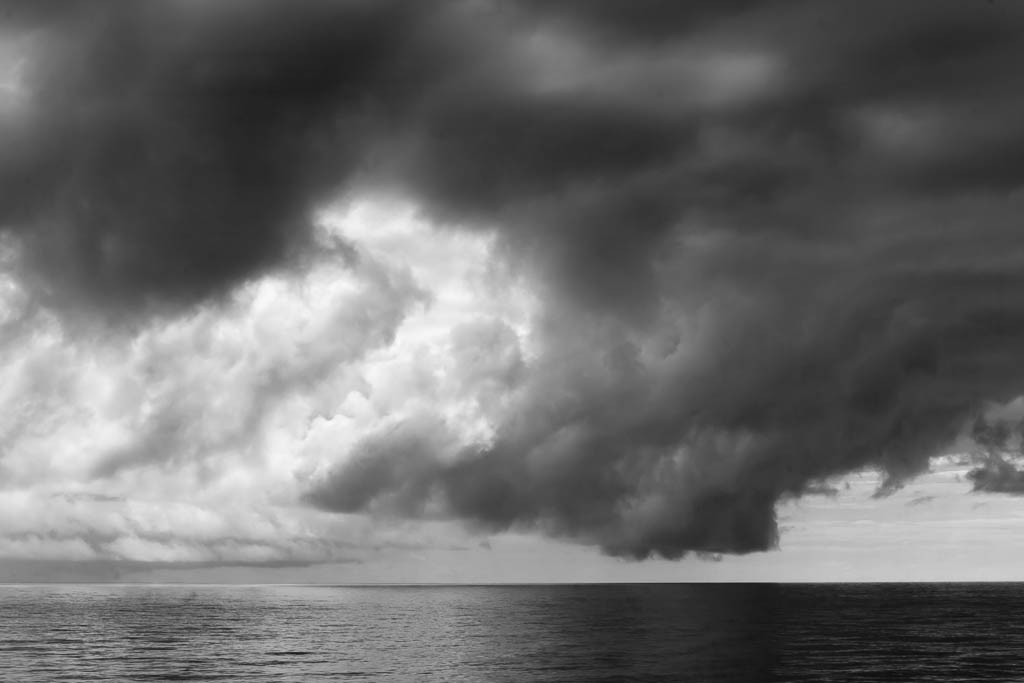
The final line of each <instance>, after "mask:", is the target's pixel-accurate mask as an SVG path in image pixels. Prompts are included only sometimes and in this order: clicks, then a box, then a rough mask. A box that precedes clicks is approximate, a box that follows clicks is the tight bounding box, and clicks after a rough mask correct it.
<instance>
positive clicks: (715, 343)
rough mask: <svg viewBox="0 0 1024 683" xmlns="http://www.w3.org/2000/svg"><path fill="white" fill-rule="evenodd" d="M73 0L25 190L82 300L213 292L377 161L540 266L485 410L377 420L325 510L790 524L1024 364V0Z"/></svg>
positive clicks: (991, 395)
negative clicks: (472, 427)
mask: <svg viewBox="0 0 1024 683" xmlns="http://www.w3.org/2000/svg"><path fill="white" fill-rule="evenodd" d="M11 7H14V8H22V9H24V8H25V7H26V5H25V4H24V3H17V4H13V5H11ZM47 7H52V8H60V11H59V13H57V14H55V15H53V16H47V13H46V12H45V11H44V10H36V9H33V10H31V13H32V14H33V15H34V16H31V17H27V18H24V19H23V22H24V23H25V24H26V25H29V24H31V25H32V26H33V27H34V28H33V30H34V31H37V32H38V35H39V36H40V37H39V38H38V40H39V44H40V45H41V46H42V47H41V48H40V55H41V56H40V58H39V59H38V60H34V61H33V68H32V70H31V72H30V76H31V78H30V84H31V86H32V89H33V97H32V101H31V106H32V107H33V111H34V115H33V117H32V118H31V119H27V120H26V121H21V122H18V123H17V124H4V125H6V126H9V128H5V129H3V132H2V133H0V135H3V136H4V141H5V142H11V143H12V145H11V146H10V149H11V150H12V151H9V152H6V155H5V157H4V159H3V161H2V162H0V176H2V178H3V188H4V190H5V192H4V193H3V195H2V197H3V199H2V200H0V216H2V220H3V222H4V224H5V225H8V226H10V228H9V229H11V230H13V231H14V232H15V233H16V234H17V235H19V236H20V237H21V238H22V239H23V240H24V241H25V244H26V248H27V253H28V260H29V265H30V266H34V267H35V270H34V272H35V273H36V277H37V278H38V279H41V280H42V282H43V283H44V284H45V285H46V286H47V287H49V288H50V289H51V290H53V291H55V292H56V294H55V295H54V296H55V297H56V298H57V300H58V301H60V300H65V301H66V300H79V299H82V300H85V301H88V302H91V303H94V304H96V305H100V306H104V307H113V308H114V309H116V310H137V309H138V308H139V307H140V305H142V304H144V303H146V302H148V301H150V300H153V301H156V302H172V303H176V302H189V301H195V300H199V299H202V298H204V297H207V296H210V295H213V294H216V293H218V292H219V291H222V290H223V289H224V288H225V287H227V286H230V285H231V284H233V283H236V282H237V281H239V280H240V279H244V278H246V277H249V276H252V275H256V274H259V273H261V272H263V271H264V270H265V269H267V268H270V267H273V266H277V265H280V264H284V263H287V261H288V259H289V258H290V254H292V253H295V252H299V253H301V252H302V250H303V249H304V248H306V247H308V246H309V235H310V233H309V231H308V229H306V227H305V224H306V221H307V220H308V215H309V212H310V210H311V209H312V208H313V207H314V206H315V204H316V202H317V201H318V200H320V199H323V198H326V197H327V196H329V195H330V194H332V193H336V192H340V191H343V190H344V189H345V188H346V187H350V186H352V184H353V183H356V184H371V185H372V184H380V185H386V186H388V187H390V188H396V187H397V188H401V189H404V190H405V191H407V192H408V193H410V194H412V195H413V196H415V197H416V199H417V200H418V201H419V202H420V203H421V204H422V205H423V206H424V207H425V208H426V209H427V210H428V211H429V212H430V213H431V215H433V216H434V217H435V218H438V219H439V220H442V221H451V222H455V223H461V224H474V223H476V224H481V225H486V226H490V227H494V228H495V229H497V231H498V234H499V236H500V238H501V240H502V241H503V244H504V245H505V246H506V247H507V251H506V253H507V254H508V255H509V257H510V258H511V259H512V260H513V261H514V262H516V263H518V264H520V265H522V266H523V267H525V268H527V269H529V270H531V271H532V272H534V273H536V274H537V275H539V276H540V279H539V281H538V282H539V283H540V284H539V285H538V286H539V287H540V291H541V292H542V294H543V295H544V298H545V302H546V311H545V315H544V319H543V320H542V324H541V328H540V331H539V333H538V335H539V339H540V340H541V344H542V349H541V350H540V354H539V356H538V357H537V358H536V359H534V360H532V361H531V362H530V363H529V364H528V365H529V367H527V369H526V370H523V371H517V372H516V373H514V374H515V376H516V378H515V382H512V381H511V380H508V384H507V386H508V393H509V395H510V396H512V397H513V400H512V401H511V404H510V407H509V408H508V411H507V414H506V415H505V418H504V419H503V420H502V422H501V423H500V424H499V425H497V431H496V434H495V437H494V439H493V441H492V442H491V443H489V444H487V445H485V446H476V447H470V448H466V447H458V446H456V445H455V441H456V440H455V439H454V437H453V436H452V435H451V434H449V433H448V428H447V427H446V426H445V424H444V423H443V421H441V420H439V419H433V418H429V417H428V418H423V419H418V420H414V421H412V422H410V423H408V424H406V425H400V426H398V427H396V428H395V429H393V430H392V431H389V432H383V433H379V434H375V435H373V436H372V437H369V438H368V439H367V440H366V441H365V442H363V443H362V444H361V445H359V446H357V447H356V449H355V451H354V453H353V454H351V456H347V459H346V461H345V464H342V465H341V466H339V467H338V468H337V469H336V470H335V471H334V472H332V473H331V474H330V475H329V476H328V477H326V478H325V479H323V480H322V481H319V482H317V483H316V484H315V485H314V486H313V488H312V490H311V493H310V498H311V500H313V501H314V502H315V503H317V504H319V505H321V506H322V507H325V508H329V509H335V510H341V511H347V512H355V511H366V510H369V511H373V512H376V513H380V514H401V515H435V514H436V515H454V516H458V517H461V518H465V519H467V520H470V521H472V522H475V523H478V524H480V525H482V526H484V527H486V528H489V529H503V528H509V527H516V526H524V527H538V528H542V529H544V530H546V531H548V532H549V533H552V534H555V535H559V536H568V537H573V538H578V539H581V540H584V541H587V542H592V543H596V544H599V545H601V546H602V547H604V548H605V549H607V550H608V551H610V552H614V553H618V554H624V555H632V556H637V557H645V556H648V555H650V554H652V553H656V554H661V555H664V556H667V557H677V556H679V555H681V554H683V553H685V552H687V551H691V550H694V551H704V552H713V553H714V552H744V551H753V550H761V549H765V548H769V547H771V546H773V545H774V544H775V543H776V541H777V533H778V532H777V526H776V522H775V517H774V504H775V502H776V501H777V500H778V499H779V498H780V497H782V496H786V495H799V494H801V493H804V492H813V491H814V490H816V488H815V487H816V486H817V485H818V484H817V482H820V481H822V480H823V479H827V478H828V477H829V476H832V475H836V474H840V473H843V472H847V471H852V470H855V469H858V468H863V467H866V466H875V467H878V468H880V469H882V470H883V471H884V472H885V474H886V483H885V485H884V490H891V489H892V488H894V487H897V486H899V485H901V483H902V482H903V481H904V480H905V479H906V478H908V477H910V476H913V475H914V474H917V473H919V472H921V471H923V470H925V469H926V468H927V466H928V458H929V456H930V455H932V454H934V453H935V452H936V451H937V450H939V449H941V448H942V447H943V446H944V445H946V444H947V443H949V442H950V441H951V440H952V439H953V437H955V436H956V435H957V433H958V432H959V431H960V430H961V428H962V427H963V425H964V424H965V423H966V422H967V421H968V420H970V419H972V418H973V417H974V416H975V415H976V414H977V413H978V412H979V411H980V410H981V409H982V406H983V405H985V403H984V402H985V401H1005V400H1007V399H1009V398H1012V397H1013V396H1015V395H1017V394H1019V393H1021V391H1022V385H1024V370H1022V369H1021V368H1022V367H1024V366H1022V364H1021V362H1020V361H1021V352H1020V349H1021V348H1024V347H1022V344H1021V342H1022V341H1024V294H1022V292H1024V287H1022V285H1024V251H1022V249H1021V247H1022V246H1024V244H1022V241H1024V240H1022V237H1021V236H1020V231H1019V227H1018V223H1019V216H1020V215H1021V210H1022V209H1024V197H1022V195H1021V193H1020V191H1019V185H1020V182H1021V180H1022V179H1024V164H1022V162H1021V158H1020V155H1018V154H1015V153H1014V150H1016V149H1017V148H1018V147H1019V145H1020V143H1021V142H1022V141H1024V117H1021V116H1019V113H1021V112H1024V94H1022V93H1024V87H1022V86H1024V82H1022V80H1024V79H1022V76H1021V75H1020V73H1021V72H1020V70H1019V69H1018V68H1017V66H1016V65H1017V64H1019V63H1021V60H1022V58H1024V47H1022V43H1021V41H1020V40H1019V39H1018V36H1019V35H1020V31H1021V29H1022V28H1024V19H1022V12H1024V10H1022V9H1021V7H1020V5H1017V4H1015V3H1009V2H1001V3H1000V2H992V3H966V2H960V1H956V2H954V1H952V0H948V1H947V0H928V1H927V2H901V3H890V2H863V1H853V0H851V1H850V2H837V3H821V2H810V1H808V2H770V3H746V2H735V3H664V2H653V1H652V2H648V1H644V2H636V3H611V2H569V3H557V4H555V3H550V4H549V3H535V2H530V1H527V0H522V1H521V2H513V1H508V2H503V3H498V2H476V3H472V2H464V3H457V2H450V3H420V2H407V3H397V2H341V3H329V2H314V1H312V0H306V1H303V2H298V3H294V2H289V3H272V2H266V1H259V2H251V3H236V2H229V3H224V4H221V3H201V2H188V1H186V0H180V1H179V2H169V1H168V2H156V3H145V4H143V3H137V4H136V3H115V2H107V3H89V4H85V3H81V4H75V5H74V9H72V10H68V9H67V5H59V4H53V5H47ZM76 10H77V11H76ZM26 30H27V29H26ZM10 126H13V128H11V127H10ZM8 130H14V131H16V132H17V135H15V134H14V133H11V132H8ZM71 292H74V295H73V296H72V295H71V294H70V293H71ZM496 381H499V382H500V380H496ZM488 386H493V382H491V383H490V384H489V385H488Z"/></svg>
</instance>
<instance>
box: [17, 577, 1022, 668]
mask: <svg viewBox="0 0 1024 683" xmlns="http://www.w3.org/2000/svg"><path fill="white" fill-rule="evenodd" d="M0 680H2V681H12V682H16V683H30V682H33V681H62V682H63V681H67V682H70V681H165V680H166V681H169V680H175V681H345V680H367V681H483V682H490V681H516V682H519V681H587V682H590V681H700V682H705V681H743V682H750V683H757V682H759V681H981V680H985V681H1014V680H1020V681H1024V584H656V585H651V584H635V585H625V584H616V585H550V586H549V585H544V586H188V585H161V586H150V585H4V586H0Z"/></svg>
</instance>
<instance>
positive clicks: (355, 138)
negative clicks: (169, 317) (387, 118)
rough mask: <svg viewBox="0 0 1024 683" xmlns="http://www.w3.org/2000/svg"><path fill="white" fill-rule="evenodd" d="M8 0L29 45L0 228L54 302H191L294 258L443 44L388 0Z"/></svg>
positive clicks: (9, 133) (9, 136) (4, 169)
mask: <svg viewBox="0 0 1024 683" xmlns="http://www.w3.org/2000/svg"><path fill="white" fill-rule="evenodd" d="M48 10H49V11H48ZM2 11H4V12H5V13H6V15H7V16H9V17H11V21H12V22H14V23H15V24H18V23H21V24H24V25H25V26H28V27H31V33H29V34H27V35H29V36H30V38H31V40H30V41H29V43H30V45H31V46H32V47H31V55H30V62H29V66H28V67H27V68H26V75H25V76H24V78H25V80H26V81H27V86H28V88H29V89H30V92H31V96H30V105H29V106H30V111H29V112H28V113H27V114H26V115H24V116H23V117H22V118H23V120H21V121H18V122H15V123H13V124H10V126H11V129H10V130H4V131H0V135H2V136H3V142H4V146H5V151H4V158H3V159H2V160H0V179H2V186H3V192H2V199H0V223H2V224H3V225H4V226H5V227H7V228H8V229H10V230H13V231H15V232H16V233H18V234H19V235H21V236H22V237H23V238H24V240H25V243H26V246H27V250H28V255H27V258H28V259H29V261H30V262H31V265H32V266H34V267H35V268H36V269H37V272H38V273H41V274H42V276H43V278H44V281H45V284H46V285H47V286H48V287H50V288H51V289H55V290H56V292H55V294H54V296H55V297H56V298H57V300H58V301H60V300H61V299H62V298H71V299H73V301H72V303H75V304H81V303H87V304H100V305H102V306H106V307H125V308H129V309H131V308H138V307H140V306H145V305H146V304H151V303H154V304H162V303H181V302H186V303H187V302H191V301H195V300H198V299H201V298H203V297H206V296H209V295H211V294H217V293H218V292H219V291H221V290H222V289H223V288H225V287H226V286H228V285H230V284H234V283H236V282H238V281H240V280H242V279H244V278H246V277H248V276H251V275H253V274H258V273H259V272H260V271H262V270H265V269H268V268H270V267H273V266H276V265H279V264H281V263H282V262H283V261H285V260H286V259H288V258H290V257H292V256H295V255H297V254H301V252H302V251H303V250H304V249H306V248H308V247H310V246H311V245H310V234H311V233H310V230H309V226H308V224H309V221H310V212H311V209H312V208H313V204H314V202H315V201H316V200H318V199H322V198H323V197H324V196H325V195H326V194H327V193H328V192H331V191H333V190H334V189H335V188H337V187H341V186H342V185H343V183H344V182H345V181H346V179H348V178H349V177H350V176H351V174H352V173H354V172H355V171H356V169H357V168H358V166H359V164H360V163H361V162H362V161H364V159H363V150H362V149H361V145H362V138H363V136H365V135H368V134H369V133H368V131H367V130H366V129H367V128H373V127H374V125H376V124H377V123H379V119H378V118H377V116H376V111H375V108H376V107H378V106H384V105H385V104H387V105H394V104H395V103H396V102H398V101H400V100H402V98H403V97H405V96H406V95H408V94H410V92H411V91H413V90H415V89H416V88H417V87H419V83H420V81H422V80H424V78H427V79H429V73H430V71H431V70H432V69H434V68H436V67H433V66H432V62H433V61H435V59H440V57H436V58H435V55H440V54H442V53H443V52H444V49H443V46H442V45H433V46H430V47H429V49H428V46H427V45H425V44H419V41H420V38H419V36H418V34H417V30H418V29H417V26H418V25H422V24H424V23H426V21H425V20H424V19H423V18H422V16H421V13H420V12H419V11H417V10H415V9H414V8H413V7H412V6H411V5H406V6H403V7H401V8H399V7H398V6H396V5H395V4H394V3H387V2H382V3H365V2H341V3H337V2H318V1H315V0H300V2H297V3H287V4H285V3H279V2H270V1H264V0H257V2H249V3H237V2H228V3H204V2H188V1H181V2H174V1H167V2H162V1H161V2H146V3H127V2H120V1H118V0H100V1H99V2H67V3H45V4H42V5H40V6H37V4H36V3H21V2H15V3H5V4H4V5H3V7H2ZM26 30H28V29H26ZM430 40H431V37H430V36H428V37H426V38H424V41H425V42H427V43H429V42H430ZM424 71H425V72H426V74H424Z"/></svg>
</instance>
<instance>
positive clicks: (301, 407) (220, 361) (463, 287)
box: [0, 197, 533, 563]
mask: <svg viewBox="0 0 1024 683" xmlns="http://www.w3.org/2000/svg"><path fill="white" fill-rule="evenodd" d="M321 228H322V230H321V238H322V239H323V240H324V241H325V243H329V244H333V245H338V244H339V242H340V243H341V244H340V246H338V247H337V248H334V249H330V250H328V251H329V252H330V255H329V256H325V257H323V258H321V259H319V260H317V261H315V262H311V263H308V264H306V267H305V268H303V269H302V270H301V272H295V273H276V274H271V275H267V276H265V277H262V278H260V279H258V280H254V281H251V282H249V283H246V284H244V285H243V286H240V287H239V288H238V289H237V290H236V291H235V292H234V293H233V294H232V296H231V297H230V299H229V300H228V301H226V302H223V303H221V304H218V305H206V306H202V307H199V308H196V309H194V310H191V311H187V312H184V313H182V314H180V315H177V316H173V317H165V318H161V319H156V320H153V321H152V322H151V323H149V324H147V325H146V326H144V327H142V328H141V329H137V330H134V331H131V332H125V331H123V330H121V331H110V330H103V331H93V332H92V333H89V334H86V333H84V332H83V331H82V330H79V329H77V328H72V327H68V326H67V325H65V324H64V323H62V322H61V321H60V320H59V319H58V318H57V317H55V316H53V315H52V314H50V313H48V312H47V311H45V310H38V311H32V310H29V309H30V308H31V307H30V306H29V303H27V302H26V299H25V296H24V293H23V290H22V288H21V286H20V284H19V282H18V281H17V279H16V277H14V275H13V273H15V272H16V269H15V268H7V269H6V270H7V271H8V273H10V274H9V275H7V276H5V277H6V279H5V280H4V281H3V282H0V285H2V289H3V292H2V293H3V294H4V306H3V307H2V308H3V312H4V319H9V320H11V321H13V322H12V325H13V326H14V329H15V332H16V333H17V334H14V335H13V336H12V337H11V340H10V341H9V342H8V343H7V344H6V345H5V346H4V347H3V349H2V352H3V353H4V354H5V359H4V360H5V362H4V363H3V365H2V366H0V445H2V448H3V450H2V452H0V473H2V475H3V477H2V479H0V519H4V520H8V521H7V522H6V523H5V524H3V525H0V557H4V556H5V557H8V558H21V559H34V560H43V559H45V560H60V559H64V560H68V561H82V560H113V561H125V562H161V563H167V562H171V563H173V562H187V563H228V562H257V563H258V562H279V561H313V562H322V561H328V560H346V559H350V558H351V557H353V556H354V555H358V553H359V552H360V550H359V549H360V548H361V549H364V550H365V549H366V548H373V547H374V546H377V545H379V544H384V545H388V544H392V545H393V544H395V543H399V544H400V543H401V542H402V541H401V538H402V537H403V535H404V534H407V533H408V531H407V530H403V527H400V526H392V527H387V525H381V524H371V523H370V522H369V521H368V520H364V519H359V518H352V517H347V516H339V515H329V514H325V513H321V512H318V511H314V510H310V509H308V508H307V507H305V506H302V505H300V504H298V503H297V500H298V495H299V493H300V491H301V488H302V485H303V483H304V482H305V481H306V480H307V478H308V477H309V476H311V475H312V473H314V472H316V471H317V470H318V469H321V468H323V467H326V466H328V465H329V464H332V463H336V462H337V461H339V460H340V459H343V458H344V457H345V456H346V453H347V452H348V449H349V448H350V447H351V445H352V444H354V443H356V442H358V441H359V440H360V439H361V438H362V437H363V436H365V435H367V434H369V433H372V432H373V431H375V430H378V429H381V428H385V427H386V426H387V425H388V424H394V423H397V422H398V421H400V420H402V419H404V418H407V417H409V416H413V415H417V414H422V413H428V412H429V413H431V414H436V415H439V416H441V418H443V419H445V420H446V421H447V423H448V426H449V428H450V429H452V430H453V433H454V434H456V435H458V436H459V438H460V439H463V440H472V439H478V438H484V437H486V435H487V433H488V429H489V428H490V424H491V423H490V420H492V419H493V417H494V412H495V411H496V410H498V409H499V408H500V406H498V405H497V403H496V401H497V399H495V397H494V396H493V394H494V391H493V388H492V387H491V386H490V385H489V384H488V382H489V379H488V377H489V375H490V374H493V373H497V374H501V373H508V372H511V371H512V369H511V366H513V365H515V363H516V362H517V361H516V359H517V358H518V357H519V354H520V341H521V339H522V340H524V343H525V339H526V337H527V336H528V334H529V324H530V316H531V315H532V308H531V306H532V305H533V303H532V302H531V301H530V299H529V296H528V294H527V293H526V292H525V291H524V290H523V289H522V287H521V286H519V285H515V283H512V282H511V281H510V280H508V279H505V280H504V282H499V280H502V279H503V278H507V277H508V275H507V273H503V272H501V271H499V270H496V268H495V266H494V265H493V262H492V258H491V250H492V248H493V246H492V242H491V238H490V237H489V236H488V235H486V234H485V233H476V234H470V233H464V232H459V233H456V232H449V231H444V230H439V229H437V228H435V227H434V226H431V225H430V224H428V223H427V222H426V221H425V220H424V219H422V218H421V217H420V216H419V215H418V214H417V213H416V211H415V209H414V208H413V207H411V206H408V205H404V204H401V203H400V202H397V201H395V200H393V199H389V198H383V197H376V198H368V199H363V200H359V201H353V202H351V203H349V204H346V205H339V206H336V207H332V208H329V209H328V210H325V212H324V213H323V214H322V216H321ZM9 251H11V254H9V255H8V260H9V261H12V260H16V256H17V254H16V253H14V252H15V251H16V250H15V249H14V247H10V249H9ZM476 346H480V347H481V348H480V349H479V350H478V349H476V348H475V347H476ZM499 347H500V348H499ZM495 350H497V351H499V355H498V356H497V357H496V359H495V360H493V361H491V360H486V358H488V357H489V354H490V353H491V352H493V351H495ZM474 354H476V355H477V356H479V359H480V360H479V362H477V363H470V364H467V365H466V368H467V369H464V368H463V366H462V361H465V359H466V358H467V357H474ZM492 366H493V367H492ZM467 388H471V389H473V388H475V390H476V391H475V393H474V392H471V393H470V395H469V396H468V397H467V396H466V395H465V391H466V390H467ZM499 402H500V401H499ZM99 492H102V495H97V494H98V493H99ZM446 533H447V532H446ZM458 537H459V535H458V534H457V533H454V534H453V535H452V538H458Z"/></svg>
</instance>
